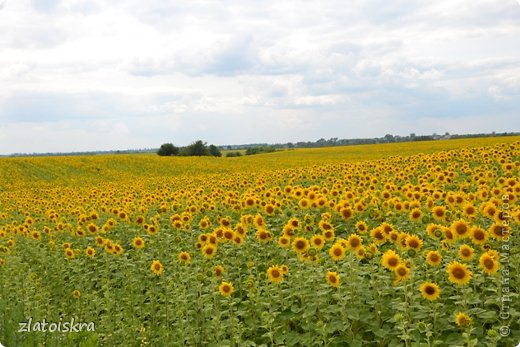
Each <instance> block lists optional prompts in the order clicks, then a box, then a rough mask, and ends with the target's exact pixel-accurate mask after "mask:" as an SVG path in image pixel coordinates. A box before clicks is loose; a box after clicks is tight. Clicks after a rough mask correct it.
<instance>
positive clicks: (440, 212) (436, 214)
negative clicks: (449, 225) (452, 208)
mask: <svg viewBox="0 0 520 347" xmlns="http://www.w3.org/2000/svg"><path fill="white" fill-rule="evenodd" d="M432 216H433V218H434V219H436V220H438V221H444V220H445V219H446V207H444V206H435V207H434V208H432Z"/></svg>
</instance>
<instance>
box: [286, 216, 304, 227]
mask: <svg viewBox="0 0 520 347" xmlns="http://www.w3.org/2000/svg"><path fill="white" fill-rule="evenodd" d="M287 225H290V226H291V227H292V228H293V229H298V228H299V227H300V225H301V223H300V220H299V219H298V218H291V219H289V221H288V222H287Z"/></svg>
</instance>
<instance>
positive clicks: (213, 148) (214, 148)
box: [208, 145, 222, 157]
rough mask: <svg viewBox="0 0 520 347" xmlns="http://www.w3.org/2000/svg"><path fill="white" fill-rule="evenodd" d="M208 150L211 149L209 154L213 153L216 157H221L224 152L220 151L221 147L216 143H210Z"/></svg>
mask: <svg viewBox="0 0 520 347" xmlns="http://www.w3.org/2000/svg"><path fill="white" fill-rule="evenodd" d="M208 150H209V155H212V156H214V157H221V156H222V153H220V149H218V147H217V146H215V145H210V146H209V147H208Z"/></svg>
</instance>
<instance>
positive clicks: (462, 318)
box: [455, 312, 473, 328]
mask: <svg viewBox="0 0 520 347" xmlns="http://www.w3.org/2000/svg"><path fill="white" fill-rule="evenodd" d="M472 321H473V320H472V319H471V317H470V316H468V315H467V314H465V313H462V312H458V313H457V314H456V315H455V324H457V326H459V327H461V328H462V327H467V326H471V324H472Z"/></svg>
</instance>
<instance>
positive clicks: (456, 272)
mask: <svg viewBox="0 0 520 347" xmlns="http://www.w3.org/2000/svg"><path fill="white" fill-rule="evenodd" d="M446 272H447V273H448V279H449V280H450V282H452V283H455V284H459V285H464V284H468V283H469V281H470V280H471V276H472V272H471V271H470V270H469V269H468V267H467V265H466V264H461V263H459V262H457V261H454V262H451V263H450V264H449V265H448V268H447V269H446Z"/></svg>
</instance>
